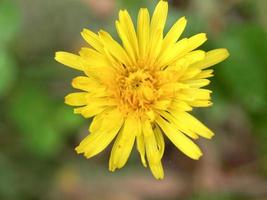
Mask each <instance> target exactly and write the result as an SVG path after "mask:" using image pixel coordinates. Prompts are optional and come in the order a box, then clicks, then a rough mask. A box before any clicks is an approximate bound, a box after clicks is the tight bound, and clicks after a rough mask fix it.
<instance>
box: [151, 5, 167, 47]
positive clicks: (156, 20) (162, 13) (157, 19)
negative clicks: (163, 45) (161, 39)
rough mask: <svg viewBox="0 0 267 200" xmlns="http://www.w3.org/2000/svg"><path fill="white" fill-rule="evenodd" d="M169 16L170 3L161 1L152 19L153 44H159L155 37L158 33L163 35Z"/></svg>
mask: <svg viewBox="0 0 267 200" xmlns="http://www.w3.org/2000/svg"><path fill="white" fill-rule="evenodd" d="M167 15H168V3H167V2H166V1H159V3H158V4H157V6H156V8H155V11H154V13H153V16H152V19H151V26H150V27H151V29H150V30H151V32H150V37H151V39H152V40H151V42H158V41H157V40H154V39H155V35H157V32H158V31H159V32H161V33H163V29H164V26H165V23H166V19H167Z"/></svg>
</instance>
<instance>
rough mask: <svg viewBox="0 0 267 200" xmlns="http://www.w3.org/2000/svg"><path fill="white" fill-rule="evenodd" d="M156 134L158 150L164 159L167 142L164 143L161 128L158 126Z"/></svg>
mask: <svg viewBox="0 0 267 200" xmlns="http://www.w3.org/2000/svg"><path fill="white" fill-rule="evenodd" d="M154 133H155V138H156V142H157V146H158V149H159V155H160V157H161V158H162V156H163V154H164V150H165V142H164V137H163V135H162V132H161V130H160V128H159V127H158V126H157V125H156V127H155V128H154Z"/></svg>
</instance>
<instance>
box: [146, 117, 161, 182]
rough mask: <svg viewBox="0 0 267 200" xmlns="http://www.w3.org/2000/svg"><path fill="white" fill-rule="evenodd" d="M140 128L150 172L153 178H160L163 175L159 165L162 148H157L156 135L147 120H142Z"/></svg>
mask: <svg viewBox="0 0 267 200" xmlns="http://www.w3.org/2000/svg"><path fill="white" fill-rule="evenodd" d="M142 130H143V134H144V141H145V149H146V155H147V159H148V163H149V167H150V169H151V172H152V174H153V175H154V177H155V178H157V179H162V178H163V177H164V172H163V168H162V165H161V156H162V150H159V149H158V144H157V140H156V136H155V133H154V131H153V129H152V126H151V123H150V121H149V120H145V121H144V122H143V124H142Z"/></svg>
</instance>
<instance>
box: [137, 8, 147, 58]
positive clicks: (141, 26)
mask: <svg viewBox="0 0 267 200" xmlns="http://www.w3.org/2000/svg"><path fill="white" fill-rule="evenodd" d="M149 24H150V18H149V12H148V10H147V9H146V8H141V9H140V11H139V14H138V20H137V35H138V45H139V49H140V57H141V59H144V57H145V56H146V55H147V51H148V43H149V35H150V30H149Z"/></svg>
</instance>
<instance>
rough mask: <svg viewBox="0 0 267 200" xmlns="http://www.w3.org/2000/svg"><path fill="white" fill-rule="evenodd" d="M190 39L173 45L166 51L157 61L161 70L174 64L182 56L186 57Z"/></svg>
mask: <svg viewBox="0 0 267 200" xmlns="http://www.w3.org/2000/svg"><path fill="white" fill-rule="evenodd" d="M187 48H188V39H187V38H184V39H182V40H180V41H178V42H177V43H175V44H173V45H171V46H170V47H169V48H167V49H165V50H164V51H163V52H162V54H161V55H160V57H159V58H158V61H157V66H158V67H160V68H163V67H166V66H168V65H170V64H173V63H174V62H175V61H177V60H178V59H179V58H181V56H183V55H185V54H186V53H187V52H188V51H187Z"/></svg>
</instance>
